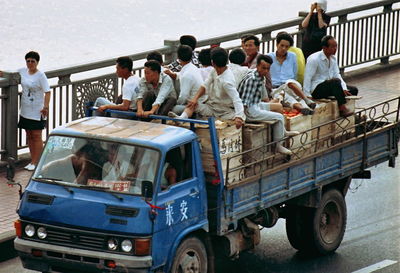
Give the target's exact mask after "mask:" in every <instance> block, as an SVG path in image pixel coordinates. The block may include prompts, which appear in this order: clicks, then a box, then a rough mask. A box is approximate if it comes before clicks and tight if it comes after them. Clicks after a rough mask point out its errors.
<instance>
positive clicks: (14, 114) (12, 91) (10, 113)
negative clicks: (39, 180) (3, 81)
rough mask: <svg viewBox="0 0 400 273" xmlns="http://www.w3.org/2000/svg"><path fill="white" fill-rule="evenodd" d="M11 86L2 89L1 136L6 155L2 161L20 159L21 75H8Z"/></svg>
mask: <svg viewBox="0 0 400 273" xmlns="http://www.w3.org/2000/svg"><path fill="white" fill-rule="evenodd" d="M7 79H8V80H9V85H8V86H7V87H3V88H2V89H1V93H2V95H3V96H4V98H3V99H2V107H1V108H2V113H1V119H2V121H1V125H2V126H1V135H2V136H3V137H2V143H1V144H2V147H4V149H5V153H3V154H2V155H1V160H3V161H5V160H7V158H8V157H10V156H11V157H13V158H15V159H17V158H18V146H17V134H18V127H17V123H18V84H19V82H20V76H19V73H7Z"/></svg>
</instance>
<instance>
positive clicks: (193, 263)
mask: <svg viewBox="0 0 400 273" xmlns="http://www.w3.org/2000/svg"><path fill="white" fill-rule="evenodd" d="M171 272H172V273H189V272H190V273H207V252H206V248H205V246H204V243H203V242H202V241H201V240H200V239H198V238H197V237H188V238H186V239H185V240H184V241H183V242H182V243H181V244H180V245H179V247H178V249H177V250H176V254H175V258H174V262H173V264H172V268H171Z"/></svg>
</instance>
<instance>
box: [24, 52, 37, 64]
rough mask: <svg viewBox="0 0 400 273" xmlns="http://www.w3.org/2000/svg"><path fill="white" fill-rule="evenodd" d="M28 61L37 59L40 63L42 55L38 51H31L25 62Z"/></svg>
mask: <svg viewBox="0 0 400 273" xmlns="http://www.w3.org/2000/svg"><path fill="white" fill-rule="evenodd" d="M26 59H35V60H36V61H37V62H39V61H40V55H39V53H37V52H36V51H29V52H28V53H26V55H25V60H26Z"/></svg>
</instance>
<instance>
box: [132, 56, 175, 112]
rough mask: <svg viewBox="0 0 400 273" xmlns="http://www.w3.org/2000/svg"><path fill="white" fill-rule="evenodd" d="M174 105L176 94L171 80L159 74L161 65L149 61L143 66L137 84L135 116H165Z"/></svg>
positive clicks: (165, 75)
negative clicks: (141, 75)
mask: <svg viewBox="0 0 400 273" xmlns="http://www.w3.org/2000/svg"><path fill="white" fill-rule="evenodd" d="M175 104H176V93H175V88H174V84H173V82H172V79H171V78H170V77H169V76H168V75H167V74H165V73H163V72H161V64H160V63H159V62H158V61H155V60H150V61H147V62H146V63H145V64H144V77H143V78H142V79H140V82H139V94H138V99H137V115H138V116H139V117H148V116H149V115H154V114H159V115H167V114H168V112H169V111H171V109H172V107H174V105H175Z"/></svg>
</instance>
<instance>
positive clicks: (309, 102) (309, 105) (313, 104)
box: [305, 98, 317, 109]
mask: <svg viewBox="0 0 400 273" xmlns="http://www.w3.org/2000/svg"><path fill="white" fill-rule="evenodd" d="M305 102H306V104H307V105H308V107H310V108H311V109H315V107H317V104H316V103H315V102H314V101H312V100H310V99H309V98H307V99H306V100H305Z"/></svg>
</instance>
